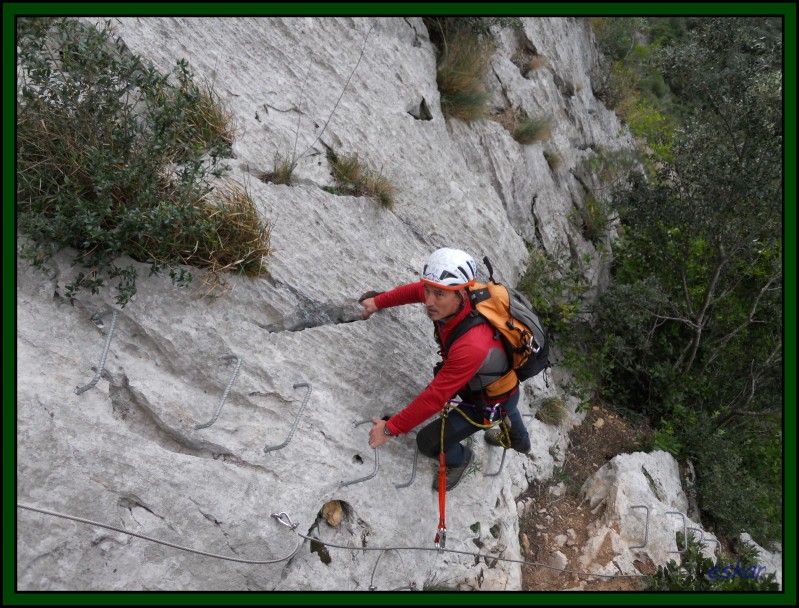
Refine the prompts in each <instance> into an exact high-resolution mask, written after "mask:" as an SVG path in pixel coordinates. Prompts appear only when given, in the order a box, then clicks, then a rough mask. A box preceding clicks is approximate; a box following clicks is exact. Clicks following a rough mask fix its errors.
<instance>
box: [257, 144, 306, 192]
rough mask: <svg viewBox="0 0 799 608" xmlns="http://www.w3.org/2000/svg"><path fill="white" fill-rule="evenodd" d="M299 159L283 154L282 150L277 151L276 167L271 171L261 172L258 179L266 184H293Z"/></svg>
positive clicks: (274, 162)
mask: <svg viewBox="0 0 799 608" xmlns="http://www.w3.org/2000/svg"><path fill="white" fill-rule="evenodd" d="M297 162H298V161H297V159H296V158H293V157H292V158H289V157H287V156H283V155H282V154H280V152H277V153H275V157H274V161H273V164H274V168H273V170H272V171H271V172H266V173H261V174H260V175H258V179H259V180H261V181H262V182H264V183H265V184H268V183H272V184H281V185H284V186H291V185H292V183H293V179H294V170H295V169H296V168H297Z"/></svg>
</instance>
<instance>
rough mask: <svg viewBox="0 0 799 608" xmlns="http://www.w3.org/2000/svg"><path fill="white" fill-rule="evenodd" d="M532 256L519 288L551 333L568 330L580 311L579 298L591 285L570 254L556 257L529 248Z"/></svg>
mask: <svg viewBox="0 0 799 608" xmlns="http://www.w3.org/2000/svg"><path fill="white" fill-rule="evenodd" d="M529 255H530V258H529V260H528V263H527V269H526V270H525V273H524V275H522V277H521V279H520V280H519V283H518V285H517V287H516V288H517V289H518V290H519V291H520V292H522V293H523V294H524V295H525V296H526V297H527V299H528V300H530V303H531V304H532V305H533V308H534V309H535V310H536V312H537V313H538V315H539V316H540V317H541V321H542V322H543V323H544V324H545V325H546V326H547V328H548V329H550V331H561V330H565V329H566V328H567V326H568V324H569V322H570V321H571V320H572V319H573V318H574V316H575V315H576V314H577V312H578V311H579V309H580V304H579V297H580V295H581V294H582V293H584V292H585V290H586V289H587V288H588V284H587V283H586V281H585V280H584V279H583V277H582V274H581V272H580V269H579V268H576V267H575V266H574V265H573V264H572V263H571V261H570V259H569V257H568V255H567V254H561V255H559V256H555V255H550V254H549V253H547V252H544V251H540V250H538V249H535V248H530V250H529Z"/></svg>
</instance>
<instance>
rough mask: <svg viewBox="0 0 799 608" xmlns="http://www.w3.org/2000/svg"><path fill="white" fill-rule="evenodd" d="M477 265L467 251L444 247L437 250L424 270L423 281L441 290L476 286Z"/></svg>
mask: <svg viewBox="0 0 799 608" xmlns="http://www.w3.org/2000/svg"><path fill="white" fill-rule="evenodd" d="M476 280H477V264H475V263H474V259H472V256H470V255H469V254H468V253H466V252H465V251H461V250H460V249H450V248H449V247H443V248H442V249H437V250H436V251H434V252H433V253H432V254H430V257H429V258H427V263H426V264H425V265H424V270H422V281H423V282H424V283H427V284H428V285H432V286H434V287H437V288H439V289H449V290H453V291H454V290H456V289H461V288H463V287H468V286H470V285H474V283H475V281H476Z"/></svg>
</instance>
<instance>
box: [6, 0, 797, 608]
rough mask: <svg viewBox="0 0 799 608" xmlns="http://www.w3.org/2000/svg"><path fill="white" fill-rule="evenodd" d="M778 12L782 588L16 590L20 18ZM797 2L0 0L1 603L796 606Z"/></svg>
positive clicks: (771, 13) (737, 13) (723, 13)
mask: <svg viewBox="0 0 799 608" xmlns="http://www.w3.org/2000/svg"><path fill="white" fill-rule="evenodd" d="M34 14H38V15H58V14H68V15H76V16H77V15H101V16H105V15H107V16H118V15H198V16H199V15H211V16H213V15H216V16H235V15H275V16H282V15H285V16H294V15H296V16H308V15H313V16H338V15H352V16H392V15H393V16H407V15H430V14H452V15H494V16H500V15H518V16H528V15H529V16H592V15H708V16H710V15H730V16H733V15H779V16H783V18H784V32H785V65H784V74H785V80H784V83H785V91H784V102H785V169H786V171H785V200H784V220H785V221H784V231H785V233H784V243H785V269H784V270H785V272H784V277H785V284H784V287H785V291H784V293H785V314H784V319H785V357H784V361H785V372H786V373H785V378H786V384H785V406H786V407H785V415H784V431H785V433H784V438H785V448H784V463H785V487H784V490H785V491H784V513H786V514H787V518H786V520H785V532H784V534H785V538H784V541H785V542H784V545H783V551H784V552H783V562H784V563H783V566H784V572H783V574H784V576H783V586H784V590H783V592H782V593H775V594H765V593H758V594H747V593H741V594H722V593H715V594H700V593H671V594H654V593H580V592H576V593H533V592H508V593H491V594H490V595H485V594H480V593H441V592H436V593H423V592H419V593H409V592H404V593H392V592H378V593H369V592H366V593H363V592H361V593H350V592H275V593H249V592H241V593H233V592H231V593H213V592H202V593H197V592H179V593H166V592H159V593H146V592H126V593H110V592H96V593H94V592H92V593H88V592H87V593H84V592H76V593H72V592H18V591H17V589H16V583H17V577H16V517H17V509H16V506H15V504H16V295H15V294H16V269H15V256H16V248H15V217H14V193H15V187H14V184H15V165H14V150H15V148H14V132H15V122H14V107H15V95H14V90H15V48H14V22H15V17H16V16H17V15H34ZM795 57H796V6H795V5H794V4H792V3H787V2H786V3H777V2H773V3H769V2H764V3H754V2H745V3H732V2H723V3H704V2H686V3H658V2H652V3H642V2H641V3H638V2H636V3H630V4H626V3H569V2H556V3H555V2H553V3H518V4H514V3H502V2H497V3H489V2H485V3H443V2H439V3H437V2H430V3H426V2H425V3H410V2H408V3H399V2H398V3H338V4H326V3H302V2H289V3H252V4H247V3H224V2H210V3H207V4H204V3H199V2H192V3H185V4H181V3H177V2H158V3H126V2H120V3H98V4H92V3H80V2H74V3H73V2H64V3H41V4H40V3H32V2H5V3H4V4H3V127H4V128H3V134H4V136H3V178H4V179H3V257H2V260H3V271H4V272H3V443H2V445H3V605H9V606H10V605H64V606H66V605H198V606H206V605H286V604H288V605H331V606H337V605H346V606H349V605H373V604H385V605H406V604H410V605H413V604H443V605H453V604H461V605H483V604H499V605H540V604H563V605H593V604H602V605H604V604H607V605H638V604H649V605H668V604H689V605H795V604H796V580H795V577H794V576H793V575H791V574H790V572H791V571H792V570H793V567H795V565H796V543H795V540H794V539H795V538H796V518H795V514H796V464H795V463H796V411H795V404H796V378H795V374H794V373H792V372H790V370H791V369H795V368H794V367H793V366H794V365H795V364H796V173H795V171H794V170H793V169H791V168H790V167H795V166H796V136H795V133H796V59H795Z"/></svg>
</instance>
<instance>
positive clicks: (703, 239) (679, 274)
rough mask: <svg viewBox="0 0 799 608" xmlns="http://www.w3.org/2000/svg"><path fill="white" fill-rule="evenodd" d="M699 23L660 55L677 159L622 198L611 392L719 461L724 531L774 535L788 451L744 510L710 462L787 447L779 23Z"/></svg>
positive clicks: (606, 302) (610, 319)
mask: <svg viewBox="0 0 799 608" xmlns="http://www.w3.org/2000/svg"><path fill="white" fill-rule="evenodd" d="M692 26H693V27H692V29H691V30H690V31H688V33H686V34H685V36H684V37H683V38H681V40H680V43H679V44H676V45H666V46H663V47H662V48H661V49H660V50H659V51H658V53H657V57H656V58H657V62H658V65H659V66H660V69H661V71H662V74H663V77H664V80H665V82H666V83H668V86H669V88H670V90H671V91H672V92H673V93H674V95H675V97H676V100H677V102H678V107H679V111H680V116H679V118H680V125H681V126H680V128H678V129H676V130H675V132H674V135H673V138H672V140H671V145H670V155H669V157H668V159H661V160H662V161H663V162H661V163H660V165H659V167H658V170H657V172H656V173H655V175H654V176H651V175H650V176H637V177H634V178H633V179H632V180H631V181H630V182H629V183H628V184H626V189H625V190H624V191H620V192H617V193H616V194H615V196H614V200H615V201H616V203H617V205H618V207H619V213H620V219H621V221H622V223H623V225H624V226H625V231H624V235H625V236H624V237H623V239H622V240H621V242H620V243H618V246H617V247H616V251H615V253H616V260H615V268H614V278H615V281H614V284H613V285H612V286H611V288H610V289H609V290H608V291H607V293H606V294H605V296H604V297H603V299H602V300H600V302H599V304H598V306H597V310H596V313H597V317H598V320H599V323H598V325H597V327H598V328H599V329H600V331H601V336H600V337H599V338H598V339H600V340H601V346H602V354H603V371H602V377H603V381H604V383H603V390H604V392H605V395H606V396H612V397H615V398H616V399H619V400H621V402H622V403H623V404H626V406H627V407H629V408H630V409H637V410H639V411H643V412H645V413H646V414H647V415H649V416H651V417H652V418H653V420H655V421H658V422H660V423H661V425H663V428H670V429H676V435H677V437H676V439H677V441H675V445H677V446H679V448H678V449H683V450H684V454H683V455H684V456H689V457H693V458H698V459H700V460H701V461H702V462H703V463H705V464H706V465H707V466H706V467H705V468H704V472H703V471H702V470H699V471H698V475H699V476H700V478H701V476H702V475H703V474H704V475H705V478H704V482H701V480H700V489H702V488H703V489H704V491H705V496H704V498H705V504H706V505H707V509H710V510H713V511H714V512H713V513H712V515H713V517H714V519H715V521H716V522H717V523H719V524H722V523H723V527H724V528H725V530H726V531H727V532H730V533H735V532H736V530H738V529H739V528H748V529H749V531H750V532H751V533H753V534H755V530H757V531H758V532H761V533H763V534H768V535H773V534H775V532H777V531H778V525H777V523H776V522H777V521H778V520H779V519H780V516H781V513H779V509H778V508H777V507H778V505H779V502H780V497H779V495H780V492H781V480H780V477H781V470H780V467H778V466H774V465H775V462H774V459H775V458H776V459H777V460H779V457H780V456H779V450H777V451H774V450H771V451H769V452H768V453H766V452H763V451H761V452H759V454H758V455H759V457H762V458H766V459H767V461H768V462H767V463H766V465H765V468H764V469H763V468H762V467H758V469H759V471H760V473H761V474H762V475H761V476H760V477H753V476H752V475H751V473H749V472H748V471H747V470H746V469H745V468H744V469H743V470H742V471H741V472H740V473H739V478H738V479H737V480H736V481H737V482H739V485H738V487H743V486H751V487H752V488H754V489H753V490H752V492H751V493H750V494H749V496H750V497H751V500H749V501H744V503H742V502H741V501H740V496H739V497H738V500H737V502H736V500H735V499H734V498H735V497H734V496H732V495H731V494H732V490H731V489H730V488H731V486H730V484H729V481H730V480H729V479H728V478H724V479H717V478H718V477H719V476H720V475H724V476H726V475H729V474H730V473H731V471H730V470H729V467H727V469H725V471H719V470H716V469H718V467H713V466H711V462H712V458H713V456H712V455H713V454H715V457H716V458H718V457H719V455H720V454H724V455H725V456H724V457H725V458H728V460H729V459H730V458H731V460H729V461H730V462H732V461H737V462H739V463H740V464H741V467H742V468H743V459H744V458H745V457H746V456H747V453H746V450H747V449H748V448H747V446H749V447H751V446H752V442H761V443H760V444H759V445H763V443H762V442H763V441H767V440H769V439H773V438H774V437H775V436H779V437H780V440H781V436H780V435H779V430H780V423H781V418H780V417H781V412H782V386H783V376H782V335H783V326H782V306H783V301H782V296H783V294H782V198H783V191H782V126H783V125H782V107H781V97H782V90H781V82H782V72H781V69H782V44H781V37H780V31H779V29H778V26H779V23H775V22H774V21H772V20H770V19H763V18H713V19H702V20H699V21H698V22H695V23H693V24H692ZM711 446H712V447H711ZM733 454H734V455H735V458H732V455H733ZM753 454H754V453H753V452H751V451H750V453H749V454H748V455H750V456H751V455H753ZM736 459H737V460H736ZM727 494H730V495H729V496H728V495H727ZM769 502H771V504H772V505H774V508H768V504H769ZM767 520H768V523H766V522H767ZM738 531H739V530H738Z"/></svg>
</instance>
